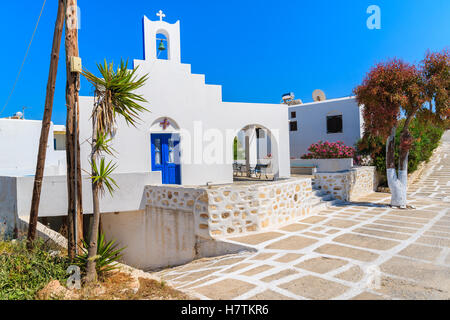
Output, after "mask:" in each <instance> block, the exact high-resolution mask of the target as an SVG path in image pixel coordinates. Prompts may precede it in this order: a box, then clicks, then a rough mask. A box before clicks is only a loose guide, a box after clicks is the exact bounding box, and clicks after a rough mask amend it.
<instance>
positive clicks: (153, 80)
mask: <svg viewBox="0 0 450 320" xmlns="http://www.w3.org/2000/svg"><path fill="white" fill-rule="evenodd" d="M144 25H145V31H146V34H145V48H146V54H145V57H146V60H144V61H143V60H135V66H138V67H139V72H138V74H139V75H144V74H146V73H148V74H149V75H150V77H149V80H148V81H147V83H146V85H145V86H144V87H143V88H141V89H140V90H139V93H141V94H143V95H144V97H145V98H146V99H147V100H148V104H146V107H147V108H148V109H149V110H150V111H151V113H150V112H149V113H145V114H143V115H142V117H141V122H140V124H139V125H138V127H137V128H134V127H127V126H126V124H125V122H124V121H123V120H120V121H119V122H118V130H117V134H116V136H115V137H114V143H113V147H114V149H115V150H116V151H117V163H118V168H117V171H116V172H119V173H130V172H150V171H151V170H152V168H151V139H150V135H151V134H152V133H155V132H158V133H161V132H163V129H162V128H161V127H159V123H158V122H159V121H160V119H161V118H165V117H167V118H169V119H172V120H171V122H176V126H175V127H178V128H180V129H181V131H184V132H187V133H188V134H189V136H190V138H187V137H184V136H183V135H182V137H181V142H180V144H181V158H182V165H181V183H182V184H183V185H205V184H206V183H208V182H210V183H214V184H222V183H230V182H232V181H233V170H232V163H233V140H234V137H235V136H236V135H237V133H238V132H239V131H240V130H241V129H243V128H244V127H246V126H248V125H258V126H262V127H265V128H267V129H269V130H271V131H272V133H273V134H274V136H275V142H274V143H272V153H276V154H274V158H277V159H279V162H278V163H277V164H276V166H275V167H276V168H277V170H278V172H277V173H278V176H280V177H289V176H290V167H289V132H288V125H287V122H288V108H287V107H286V106H281V105H279V104H256V103H232V102H223V101H222V88H221V86H216V85H208V84H205V76H204V75H199V74H192V73H191V66H190V65H189V64H182V63H181V62H180V59H178V54H179V52H180V44H179V42H177V41H179V34H178V33H179V23H177V24H174V25H172V24H168V23H166V22H164V21H163V22H160V21H149V20H148V19H144ZM155 30H158V32H160V31H161V30H162V31H164V33H165V34H167V35H168V38H169V40H170V44H169V48H171V49H170V50H171V52H172V54H169V56H171V57H173V59H172V60H170V59H169V60H157V59H156V47H155V46H154V43H156V40H155V38H154V36H155V32H156V31H155ZM92 105H93V98H91V97H80V137H81V141H85V140H86V139H89V137H90V136H91V134H92V132H91V130H92V129H91V127H92V126H91V122H90V116H91V110H92ZM155 124H156V125H155ZM172 129H173V128H169V129H167V130H166V132H173V130H172ZM227 131H228V132H231V133H232V134H231V136H230V137H229V138H228V139H225V137H226V134H227ZM206 133H208V134H212V136H208V134H206ZM214 134H219V135H222V139H217V140H214ZM198 137H200V138H198ZM211 146H219V151H218V153H220V154H221V155H220V156H219V157H218V158H220V159H218V161H212V162H209V161H208V159H206V158H205V157H204V155H205V154H208V152H207V151H208V150H209V147H211ZM89 152H90V145H89V143H87V142H85V143H83V144H82V146H81V158H82V165H83V167H84V168H87V167H88V157H89Z"/></svg>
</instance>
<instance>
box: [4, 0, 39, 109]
mask: <svg viewBox="0 0 450 320" xmlns="http://www.w3.org/2000/svg"><path fill="white" fill-rule="evenodd" d="M46 2H47V0H44V3H43V4H42V9H41V12H40V13H39V18H38V20H37V22H36V26H35V27H34V31H33V35H32V36H31V40H30V43H29V44H28V48H27V52H26V53H25V57H24V58H23V61H22V65H21V66H20V69H19V73H18V74H17V77H16V81H15V82H14V85H13V88H12V90H11V93H10V94H9V96H8V99H7V100H6V103H5V105H4V106H3V108H2V111H1V112H0V115H1V114H2V113H3V111H5V109H6V107H7V106H8V104H9V101H10V100H11V97H12V95H13V93H14V90H15V89H16V85H17V82H18V81H19V78H20V75H21V73H22V70H23V66H24V65H25V61H26V60H27V57H28V53H29V52H30V48H31V44H32V43H33V39H34V36H35V35H36V31H37V29H38V26H39V22H40V21H41V17H42V13H43V12H44V8H45V4H46Z"/></svg>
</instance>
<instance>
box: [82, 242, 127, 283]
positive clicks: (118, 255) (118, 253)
mask: <svg viewBox="0 0 450 320" xmlns="http://www.w3.org/2000/svg"><path fill="white" fill-rule="evenodd" d="M123 250H125V248H118V245H117V244H116V241H115V240H111V241H106V239H105V235H104V234H103V233H99V234H98V239H97V255H96V256H95V257H94V259H95V262H96V263H95V269H96V272H97V275H98V276H99V277H103V276H105V274H106V273H108V272H110V271H113V270H116V269H118V268H119V267H118V266H117V263H118V262H119V261H120V260H121V259H122V257H123V254H122V252H123ZM81 251H82V253H81V254H79V255H77V256H76V258H75V264H76V265H77V266H79V267H80V269H81V272H82V273H84V274H85V273H86V272H87V263H88V261H89V259H90V258H89V254H88V251H89V244H88V243H87V242H85V241H83V250H81Z"/></svg>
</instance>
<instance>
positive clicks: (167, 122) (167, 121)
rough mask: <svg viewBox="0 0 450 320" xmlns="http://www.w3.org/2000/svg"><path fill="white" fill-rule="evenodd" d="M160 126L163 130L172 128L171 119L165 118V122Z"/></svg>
mask: <svg viewBox="0 0 450 320" xmlns="http://www.w3.org/2000/svg"><path fill="white" fill-rule="evenodd" d="M159 124H160V125H161V127H162V128H163V130H166V129H167V128H168V127H169V126H170V121H169V119H167V118H165V119H164V121H161V122H160V123H159Z"/></svg>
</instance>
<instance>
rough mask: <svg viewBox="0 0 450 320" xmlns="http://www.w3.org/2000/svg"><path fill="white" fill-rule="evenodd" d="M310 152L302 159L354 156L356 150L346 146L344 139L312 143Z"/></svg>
mask: <svg viewBox="0 0 450 320" xmlns="http://www.w3.org/2000/svg"><path fill="white" fill-rule="evenodd" d="M308 151H309V153H308V154H305V155H304V156H302V159H345V158H353V157H354V155H355V152H356V150H355V149H354V148H352V147H348V146H346V145H345V144H344V143H343V142H342V141H338V142H328V141H326V142H322V141H319V142H318V143H314V144H312V145H311V146H310V147H309V149H308Z"/></svg>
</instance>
